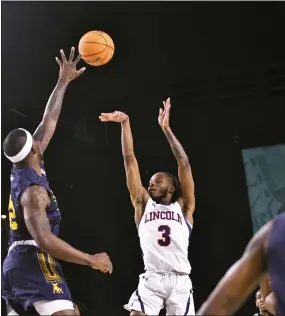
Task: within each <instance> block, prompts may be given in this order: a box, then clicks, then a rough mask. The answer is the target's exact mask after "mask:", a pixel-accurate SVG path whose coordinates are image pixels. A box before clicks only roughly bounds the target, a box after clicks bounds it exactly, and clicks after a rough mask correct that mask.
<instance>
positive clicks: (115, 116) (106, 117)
mask: <svg viewBox="0 0 285 316" xmlns="http://www.w3.org/2000/svg"><path fill="white" fill-rule="evenodd" d="M128 118H129V117H128V115H127V114H126V113H124V112H120V111H115V112H113V113H101V115H100V116H99V119H100V120H101V122H117V123H123V122H124V121H125V120H127V119H128Z"/></svg>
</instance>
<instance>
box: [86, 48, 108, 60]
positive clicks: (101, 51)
mask: <svg viewBox="0 0 285 316" xmlns="http://www.w3.org/2000/svg"><path fill="white" fill-rule="evenodd" d="M107 48H108V46H105V48H104V49H103V50H100V52H97V53H93V54H89V55H81V57H83V58H85V57H90V56H95V55H98V54H101V53H103V52H104V51H105V50H106V49H107ZM109 48H110V47H109Z"/></svg>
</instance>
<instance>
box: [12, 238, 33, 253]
mask: <svg viewBox="0 0 285 316" xmlns="http://www.w3.org/2000/svg"><path fill="white" fill-rule="evenodd" d="M16 246H35V247H37V244H36V242H35V241H34V240H17V241H14V242H13V243H12V245H11V246H10V247H9V250H8V253H9V252H10V251H11V250H12V249H13V248H15V247H16Z"/></svg>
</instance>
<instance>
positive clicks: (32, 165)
mask: <svg viewBox="0 0 285 316" xmlns="http://www.w3.org/2000/svg"><path fill="white" fill-rule="evenodd" d="M16 168H17V169H24V168H30V169H34V170H35V171H36V173H37V174H38V175H39V176H42V173H41V168H40V165H39V164H38V163H36V162H34V161H26V162H25V163H17V165H16Z"/></svg>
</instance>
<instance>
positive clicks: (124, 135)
mask: <svg viewBox="0 0 285 316" xmlns="http://www.w3.org/2000/svg"><path fill="white" fill-rule="evenodd" d="M99 118H100V120H101V121H102V122H117V123H121V128H122V132H121V142H122V154H123V158H124V165H125V171H126V178H127V186H128V189H129V192H130V196H131V201H132V203H133V206H134V208H135V222H136V224H138V223H139V222H140V220H141V217H142V205H143V204H144V203H146V201H147V200H148V199H149V194H148V192H147V191H146V189H145V188H144V187H143V185H142V182H141V177H140V171H139V166H138V162H137V159H136V156H135V153H134V145H133V136H132V130H131V125H130V119H129V117H128V115H127V114H125V113H123V112H119V111H115V112H113V113H101V116H99Z"/></svg>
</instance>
